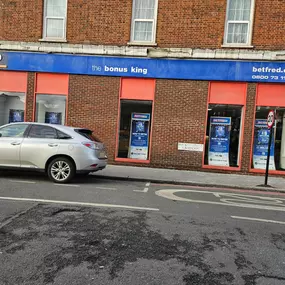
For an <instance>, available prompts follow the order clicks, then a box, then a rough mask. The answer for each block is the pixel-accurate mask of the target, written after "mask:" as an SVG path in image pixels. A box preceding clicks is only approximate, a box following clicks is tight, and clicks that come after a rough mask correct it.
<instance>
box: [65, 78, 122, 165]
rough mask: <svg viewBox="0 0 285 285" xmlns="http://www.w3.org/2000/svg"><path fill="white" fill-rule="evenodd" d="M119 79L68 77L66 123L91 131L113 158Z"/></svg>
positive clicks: (110, 157) (111, 158)
mask: <svg viewBox="0 0 285 285" xmlns="http://www.w3.org/2000/svg"><path fill="white" fill-rule="evenodd" d="M119 90H120V78H118V77H103V76H100V77H97V76H81V75H70V77H69V96H68V120H67V124H68V125H72V126H77V127H85V128H90V129H92V130H94V132H95V134H96V135H97V136H98V137H99V138H100V139H101V140H102V141H104V143H105V145H106V147H107V150H108V154H109V160H110V161H113V159H114V155H115V147H116V145H115V142H116V128H117V116H118V99H119Z"/></svg>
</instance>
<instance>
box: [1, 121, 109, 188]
mask: <svg viewBox="0 0 285 285" xmlns="http://www.w3.org/2000/svg"><path fill="white" fill-rule="evenodd" d="M106 165H107V154H106V151H105V148H104V145H103V143H101V142H100V141H99V140H98V139H97V138H96V137H95V136H94V135H93V134H92V131H91V130H89V129H83V128H73V127H67V126H61V125H51V124H39V123H12V124H8V125H4V126H1V127H0V168H2V169H19V170H21V169H30V170H39V171H45V172H46V173H47V174H48V176H49V178H50V179H51V180H52V181H54V182H55V183H67V182H69V181H70V180H71V179H72V178H73V177H74V175H75V174H76V173H81V174H88V173H90V172H95V171H98V170H101V169H104V168H105V167H106Z"/></svg>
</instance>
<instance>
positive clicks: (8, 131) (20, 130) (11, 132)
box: [0, 124, 28, 138]
mask: <svg viewBox="0 0 285 285" xmlns="http://www.w3.org/2000/svg"><path fill="white" fill-rule="evenodd" d="M27 128H28V125H25V124H15V125H9V126H6V127H3V128H1V129H0V137H2V138H23V137H24V134H25V131H26V130H27Z"/></svg>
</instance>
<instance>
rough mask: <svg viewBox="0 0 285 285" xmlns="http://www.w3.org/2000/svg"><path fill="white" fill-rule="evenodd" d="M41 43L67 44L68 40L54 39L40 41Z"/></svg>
mask: <svg viewBox="0 0 285 285" xmlns="http://www.w3.org/2000/svg"><path fill="white" fill-rule="evenodd" d="M39 42H50V43H67V40H66V39H52V38H45V39H39Z"/></svg>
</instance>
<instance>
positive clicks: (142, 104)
mask: <svg viewBox="0 0 285 285" xmlns="http://www.w3.org/2000/svg"><path fill="white" fill-rule="evenodd" d="M120 108H121V109H120V110H121V112H120V125H119V140H118V153H117V157H118V158H129V159H138V160H148V159H149V141H150V126H151V114H152V101H139V100H121V104H120Z"/></svg>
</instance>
